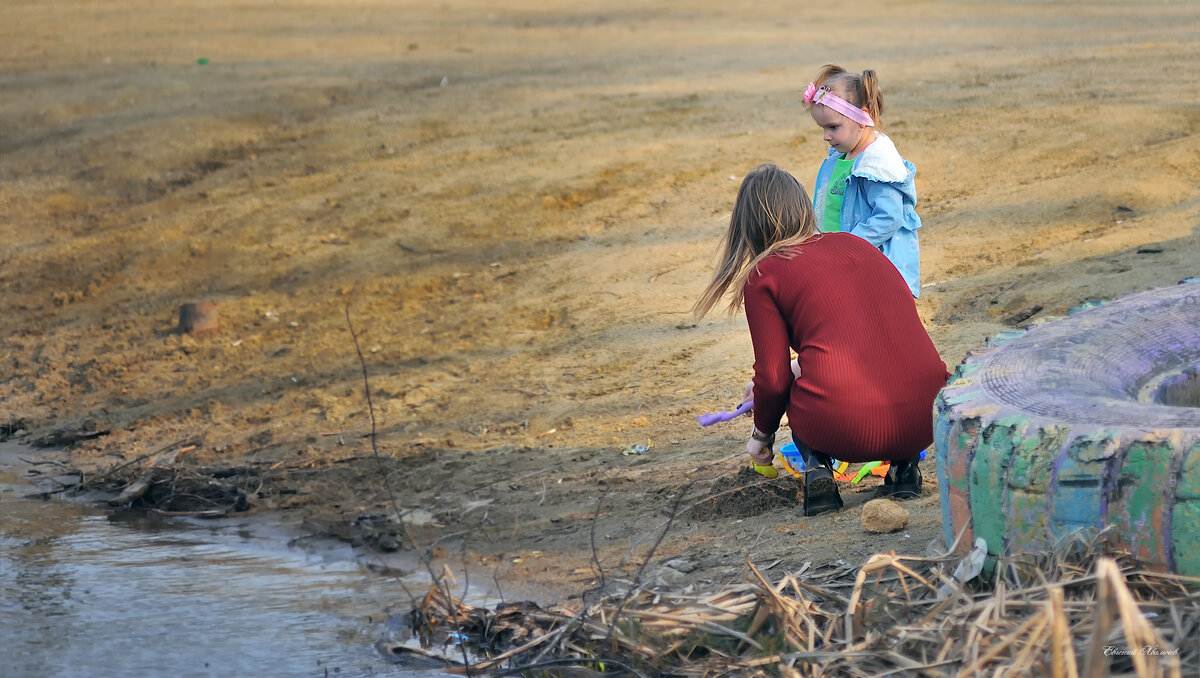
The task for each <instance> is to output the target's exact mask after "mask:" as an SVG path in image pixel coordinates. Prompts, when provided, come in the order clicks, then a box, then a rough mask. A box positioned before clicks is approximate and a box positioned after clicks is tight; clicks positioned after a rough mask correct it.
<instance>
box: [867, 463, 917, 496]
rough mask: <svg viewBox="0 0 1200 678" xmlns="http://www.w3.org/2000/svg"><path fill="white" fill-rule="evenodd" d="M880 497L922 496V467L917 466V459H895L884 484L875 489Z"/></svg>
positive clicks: (884, 479)
mask: <svg viewBox="0 0 1200 678" xmlns="http://www.w3.org/2000/svg"><path fill="white" fill-rule="evenodd" d="M875 495H876V496H878V497H891V498H893V499H912V498H913V497H919V496H921V469H920V468H918V467H917V460H916V459H902V460H900V461H894V462H892V464H891V468H889V469H888V472H887V475H886V476H884V477H883V484H882V485H880V486H879V489H877V490H875Z"/></svg>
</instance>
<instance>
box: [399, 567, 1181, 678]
mask: <svg viewBox="0 0 1200 678" xmlns="http://www.w3.org/2000/svg"><path fill="white" fill-rule="evenodd" d="M955 564H956V562H955V559H951V558H917V557H910V556H900V555H896V554H892V553H888V554H877V555H875V556H873V557H872V558H870V559H869V560H868V561H867V562H866V563H865V564H864V565H863V566H862V567H860V568H857V570H855V569H853V568H850V569H847V568H830V569H825V570H821V569H801V570H800V571H798V572H796V573H793V574H787V575H784V576H782V577H781V578H779V579H777V580H774V581H771V580H768V579H767V578H766V577H765V576H764V575H763V573H762V572H761V571H760V570H758V569H757V568H755V567H753V566H752V565H750V566H749V572H750V580H749V581H747V582H745V583H742V584H739V585H736V586H731V587H727V588H725V589H722V590H718V591H711V592H707V593H696V592H691V593H683V592H678V591H675V592H671V591H657V592H656V591H650V590H646V589H645V587H644V586H641V587H632V586H631V587H630V588H629V589H627V590H624V591H616V592H604V591H601V592H600V594H598V595H590V596H588V597H586V598H585V599H584V600H585V601H588V602H585V603H580V604H579V605H576V606H567V605H559V606H554V607H550V608H546V609H542V608H540V607H537V606H535V605H532V604H528V603H526V604H517V605H502V606H500V607H498V608H496V609H493V610H488V609H482V608H474V607H471V606H468V605H465V604H463V603H462V602H461V601H459V600H456V599H454V598H453V597H450V596H448V594H446V593H445V592H446V591H448V590H449V588H448V587H447V586H446V585H445V584H444V583H442V584H440V585H435V586H434V587H433V588H432V589H431V590H430V592H429V594H427V595H426V596H425V597H424V599H422V600H421V601H420V604H419V605H418V606H417V607H415V608H414V609H413V610H412V612H411V613H410V614H409V616H408V619H409V620H410V621H411V632H412V637H413V638H414V639H417V640H419V641H420V644H421V647H422V648H426V650H427V651H433V652H437V651H438V648H439V646H440V647H441V648H442V651H443V652H446V648H447V647H450V646H453V647H454V653H453V654H452V656H453V657H454V658H456V659H457V658H459V657H458V655H459V654H460V653H461V651H462V650H461V647H459V646H458V643H463V645H464V646H465V647H469V648H470V651H471V655H470V656H471V660H472V664H471V665H470V666H469V667H461V666H460V667H455V668H450V669H446V670H449V671H452V672H459V673H469V674H470V675H490V676H498V675H513V674H523V675H566V673H565V672H566V671H567V669H565V668H564V667H567V666H570V667H582V668H583V669H587V668H590V669H594V670H597V671H602V672H604V673H605V674H606V675H612V674H629V675H641V676H666V675H670V676H720V675H738V676H754V675H764V676H765V675H772V676H785V677H789V678H791V677H799V676H852V677H856V678H858V677H866V676H884V675H892V676H959V675H968V676H974V675H978V676H985V675H986V676H1001V675H1003V676H1026V675H1047V676H1053V677H1054V678H1099V677H1100V676H1109V675H1137V676H1144V677H1151V676H1154V677H1158V676H1162V677H1164V678H1182V676H1185V675H1188V676H1190V675H1200V579H1198V578H1189V577H1183V576H1178V575H1172V574H1166V573H1161V572H1151V571H1145V570H1141V569H1137V568H1136V567H1135V566H1134V565H1133V564H1132V563H1131V562H1130V561H1129V560H1128V559H1127V557H1126V556H1124V555H1122V554H1115V555H1113V554H1105V553H1104V552H1103V550H1102V549H1101V547H1100V545H1099V544H1098V543H1093V544H1086V545H1083V547H1082V548H1081V547H1080V545H1079V544H1076V545H1075V548H1072V549H1071V550H1070V551H1069V552H1061V553H1049V554H1035V555H1023V556H1020V557H1013V558H1009V559H1004V560H1001V561H1000V562H999V563H998V564H997V566H996V568H995V571H994V572H993V573H992V574H991V575H990V576H989V577H988V578H987V580H986V581H980V580H979V579H975V580H972V581H969V582H968V583H967V584H965V585H963V584H960V583H959V582H957V581H955V580H954V579H953V577H952V576H951V574H950V572H951V571H952V570H953V566H954V565H955ZM610 583H611V582H610ZM847 588H848V589H849V591H850V593H849V596H846V595H843V593H842V592H844V591H846V590H847ZM631 591H632V593H631ZM948 591H949V595H947V592H948ZM412 642H416V641H413V640H410V641H409V645H410V646H411V643H412ZM384 649H385V650H387V649H388V648H384ZM391 652H392V654H394V655H400V654H402V653H403V652H404V650H402V649H401V647H400V644H398V643H397V644H395V645H394V646H393V647H392V648H391ZM447 654H449V653H448V652H447ZM571 673H575V674H577V673H578V671H574V670H573V671H571Z"/></svg>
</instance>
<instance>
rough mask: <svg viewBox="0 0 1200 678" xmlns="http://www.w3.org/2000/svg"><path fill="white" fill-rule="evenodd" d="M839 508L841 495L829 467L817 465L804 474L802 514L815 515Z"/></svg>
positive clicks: (840, 506)
mask: <svg viewBox="0 0 1200 678" xmlns="http://www.w3.org/2000/svg"><path fill="white" fill-rule="evenodd" d="M840 508H842V495H841V494H839V493H838V488H837V483H836V482H834V480H833V471H831V470H830V469H829V467H827V466H817V467H816V468H813V469H812V470H810V471H808V472H807V473H805V474H804V515H806V516H815V515H819V514H822V513H826V512H828V511H837V510H838V509H840Z"/></svg>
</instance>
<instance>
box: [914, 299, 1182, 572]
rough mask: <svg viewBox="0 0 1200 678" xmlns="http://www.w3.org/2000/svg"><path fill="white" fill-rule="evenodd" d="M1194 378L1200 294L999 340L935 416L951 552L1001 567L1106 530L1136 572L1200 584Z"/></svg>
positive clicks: (1116, 304) (962, 376) (1086, 314)
mask: <svg viewBox="0 0 1200 678" xmlns="http://www.w3.org/2000/svg"><path fill="white" fill-rule="evenodd" d="M1191 280H1193V279H1189V281H1191ZM1185 282H1188V281H1185ZM1198 370H1200V284H1180V285H1178V286H1176V287H1170V288H1164V289H1156V290H1150V291H1147V292H1142V293H1139V294H1134V295H1131V296H1128V297H1124V298H1121V299H1118V300H1116V301H1113V302H1111V303H1107V304H1102V305H1095V304H1090V305H1088V306H1087V307H1086V308H1084V307H1081V308H1079V309H1073V310H1072V313H1071V314H1070V315H1069V316H1068V317H1066V318H1062V319H1058V320H1053V321H1050V322H1047V323H1044V324H1041V325H1038V326H1035V327H1031V328H1030V329H1028V330H1025V331H1019V332H1005V333H1003V334H1001V335H997V336H995V337H992V339H990V340H989V342H988V345H987V347H986V348H983V349H979V350H976V351H972V352H971V353H969V354H968V355H967V357H966V358H965V359H964V360H963V362H962V364H961V365H959V367H958V368H957V369H956V371H955V374H954V376H953V377H952V378H951V380H950V382H949V383H948V384H947V385H946V387H945V388H944V389H943V390H942V392H941V393H940V394H939V396H938V398H937V401H936V403H935V406H934V413H933V415H934V447H935V449H936V452H937V460H938V481H939V483H938V486H939V492H940V494H941V507H942V524H943V528H944V531H945V537H946V542H947V543H948V544H949V543H953V542H954V540H955V539H956V538H959V535H960V533H962V536H961V538H959V541H958V550H959V551H962V552H965V551H969V550H970V549H971V547H972V546H973V545H974V542H975V539H976V538H977V537H982V538H983V539H984V540H985V541H986V542H987V546H988V552H989V553H990V554H991V555H993V556H1001V555H1011V554H1015V553H1020V552H1033V551H1045V550H1048V549H1052V548H1054V547H1055V546H1056V545H1057V544H1059V543H1060V542H1061V541H1062V540H1064V539H1065V538H1067V537H1068V536H1069V535H1073V534H1079V533H1082V534H1084V535H1088V534H1095V533H1098V532H1099V531H1102V530H1105V529H1108V530H1110V535H1109V536H1110V538H1111V539H1112V540H1113V541H1112V542H1110V543H1114V544H1115V546H1116V547H1117V548H1120V549H1123V550H1128V551H1129V552H1130V553H1131V554H1132V556H1133V557H1134V559H1135V560H1137V561H1139V562H1141V563H1143V564H1145V565H1147V566H1149V567H1151V568H1154V569H1162V570H1167V571H1171V572H1177V573H1180V574H1185V575H1191V576H1200V398H1197V395H1198V394H1200V381H1198V377H1197V372H1198Z"/></svg>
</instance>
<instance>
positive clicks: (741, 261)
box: [695, 164, 948, 515]
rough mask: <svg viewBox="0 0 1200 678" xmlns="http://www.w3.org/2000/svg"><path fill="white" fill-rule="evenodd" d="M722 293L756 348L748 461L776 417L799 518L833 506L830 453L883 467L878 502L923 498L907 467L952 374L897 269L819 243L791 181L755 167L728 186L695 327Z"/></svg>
mask: <svg viewBox="0 0 1200 678" xmlns="http://www.w3.org/2000/svg"><path fill="white" fill-rule="evenodd" d="M727 293H728V294H730V296H731V299H730V302H729V310H730V311H731V312H733V311H736V310H737V309H738V308H740V307H742V306H745V309H746V320H747V322H748V323H749V326H750V339H751V343H752V344H753V346H754V382H753V384H754V385H753V399H754V428H753V429H752V430H751V433H750V439H749V440H748V441H746V452H747V453H748V454H749V455H750V458H751V459H752V460H754V462H755V463H757V464H770V463H771V460H772V458H773V456H774V453H773V452H772V446H773V445H774V443H775V431H776V429H778V428H779V423H780V420H781V419H782V418H783V415H784V413H786V414H787V416H788V424H789V426H790V427H791V429H792V440H793V441H794V442H795V443H796V447H797V448H799V450H800V453H801V454H802V455H803V456H804V465H805V468H806V469H807V471H806V472H805V481H804V512H805V514H806V515H816V514H818V513H821V512H823V511H828V510H833V509H837V508H840V507H841V506H842V500H841V497H840V496H839V495H838V490H837V485H836V484H835V483H834V478H833V471H832V469H831V468H830V457H831V456H832V457H836V458H837V459H840V460H843V461H849V462H866V461H875V460H887V461H891V462H892V465H891V469H890V471H889V473H888V477H886V478H885V479H884V485H883V487H882V488H881V490H882V493H883V494H886V495H891V496H899V497H905V496H915V495H918V494H920V492H921V473H920V470H919V469H918V468H917V462H918V461H919V459H920V454H921V450H924V449H925V448H926V447H928V446H929V445H930V444H931V443H932V442H933V401H934V399H935V398H936V397H937V394H938V391H939V390H941V388H942V386H944V385H945V384H946V378H947V376H948V375H947V374H946V365H945V363H943V362H942V359H941V357H939V356H938V352H937V349H936V348H935V347H934V345H933V341H931V340H930V338H929V335H928V334H927V333H926V332H925V327H924V326H923V325H922V324H921V319H920V317H918V316H917V305H916V303H915V302H914V301H913V298H912V295H910V294H909V293H908V292H907V291H906V290H905V288H904V283H903V280H902V279H901V277H900V274H899V273H898V272H897V271H896V267H894V266H892V265H891V264H890V263H888V260H887V258H886V257H884V256H883V255H882V254H880V252H879V250H878V249H876V248H875V247H872V246H871V245H870V244H868V243H867V242H866V241H865V240H863V239H862V238H858V237H854V236H851V235H848V234H845V233H821V232H820V231H819V230H818V228H817V224H816V222H815V220H814V219H813V208H812V203H811V202H810V201H809V198H808V194H807V193H806V192H805V191H804V188H803V187H802V186H800V183H799V182H797V181H796V179H795V178H794V177H793V176H792V175H791V174H788V173H787V172H784V171H783V170H781V169H779V168H778V167H776V166H775V165H770V164H767V165H760V166H758V167H757V168H755V169H754V170H753V171H752V172H750V173H749V174H747V175H746V178H745V179H743V180H742V186H741V188H740V189H738V194H737V201H736V202H735V204H734V207H733V216H732V217H731V218H730V220H729V230H728V231H727V233H726V234H725V240H724V243H723V245H722V253H721V257H720V260H719V263H718V265H717V270H716V272H715V273H714V274H713V279H712V281H711V282H710V283H709V284H708V287H707V288H706V289H705V290H704V293H703V295H701V297H700V299H699V301H697V302H696V306H695V311H696V315H697V317H703V316H704V315H705V314H706V313H708V312H709V311H710V310H712V308H713V307H714V306H716V305H717V304H718V303H719V302H720V301H721V299H722V298H724V297H725V295H726V294H727ZM791 350H794V351H795V352H796V363H797V365H796V366H797V367H798V368H799V369H798V371H799V373H800V374H799V375H797V374H796V371H794V370H793V368H792V365H791V364H790V363H791V353H790V351H791Z"/></svg>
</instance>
